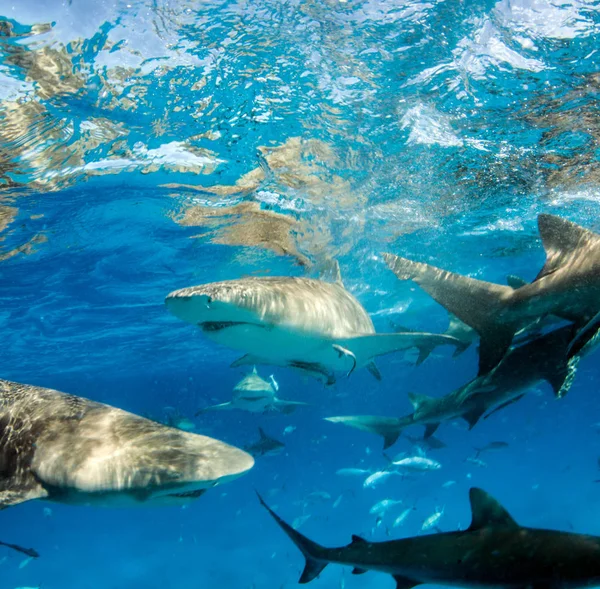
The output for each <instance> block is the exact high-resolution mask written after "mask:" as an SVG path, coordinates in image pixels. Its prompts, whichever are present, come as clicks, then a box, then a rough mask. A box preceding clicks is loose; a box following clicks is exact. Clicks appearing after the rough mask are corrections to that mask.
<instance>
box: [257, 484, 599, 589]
mask: <svg viewBox="0 0 600 589" xmlns="http://www.w3.org/2000/svg"><path fill="white" fill-rule="evenodd" d="M259 499H260V502H261V503H262V505H263V506H264V507H265V508H266V509H267V510H268V511H269V513H270V514H271V516H272V517H273V518H274V519H275V521H276V522H277V523H278V524H279V526H280V527H281V529H282V530H283V531H284V532H285V533H286V534H287V535H288V536H289V537H290V539H291V540H292V541H293V542H294V544H296V546H297V547H298V549H299V550H300V551H301V552H302V554H303V555H304V558H305V559H306V566H305V567H304V571H303V572H302V576H301V577H300V580H299V583H309V582H310V581H312V580H313V579H315V578H316V577H317V576H318V575H319V574H320V573H321V571H322V570H323V569H324V568H325V567H326V566H327V565H328V564H330V563H335V564H342V565H349V566H352V567H354V569H353V571H352V572H353V574H361V573H365V572H367V571H379V572H382V573H388V574H390V575H392V576H393V577H394V580H395V581H396V589H411V587H415V586H416V585H421V584H430V583H431V584H436V585H450V586H458V587H468V588H473V589H475V588H477V589H482V588H486V587H487V588H489V589H527V588H535V589H578V588H579V587H590V586H594V585H598V584H600V537H597V536H586V535H583V534H573V533H567V532H559V531H555V530H541V529H535V528H524V527H521V526H520V525H519V524H518V523H517V522H515V520H514V519H513V518H512V517H511V516H510V514H509V513H508V512H507V511H506V509H505V508H504V507H503V506H502V505H500V503H498V501H496V500H495V499H494V498H493V497H491V496H490V495H488V494H487V493H486V492H485V491H483V490H481V489H478V488H476V487H474V488H472V489H471V490H470V491H469V499H470V501H471V512H472V520H471V525H470V526H469V528H468V529H467V530H465V531H459V532H446V533H439V534H431V535H426V536H416V537H413V538H406V539H403V540H391V541H387V542H369V541H367V540H364V539H363V538H360V537H358V536H352V542H351V543H350V544H348V545H347V546H343V547H341V548H325V547H323V546H320V545H319V544H317V543H316V542H313V541H312V540H309V539H308V538H307V537H306V536H304V535H302V534H301V533H300V532H298V531H296V530H294V528H292V527H291V526H290V525H289V524H287V523H286V522H284V521H283V520H282V519H281V518H280V517H279V516H278V515H277V514H276V513H274V512H273V511H272V510H271V509H270V508H269V507H268V506H267V505H266V503H265V502H264V501H263V500H262V498H261V497H260V496H259Z"/></svg>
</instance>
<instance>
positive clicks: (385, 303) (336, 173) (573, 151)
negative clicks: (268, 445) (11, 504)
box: [0, 0, 600, 589]
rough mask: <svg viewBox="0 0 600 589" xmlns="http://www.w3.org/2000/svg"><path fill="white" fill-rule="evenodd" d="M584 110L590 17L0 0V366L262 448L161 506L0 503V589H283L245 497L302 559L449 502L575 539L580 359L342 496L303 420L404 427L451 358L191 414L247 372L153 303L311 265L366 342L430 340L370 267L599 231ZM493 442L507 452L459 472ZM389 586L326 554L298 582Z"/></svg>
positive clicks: (507, 256) (460, 518) (592, 430)
mask: <svg viewBox="0 0 600 589" xmlns="http://www.w3.org/2000/svg"><path fill="white" fill-rule="evenodd" d="M599 98H600V3H599V2H597V1H586V0H562V1H548V0H547V1H536V0H520V1H509V0H500V1H498V2H481V1H478V2H471V1H469V0H462V1H460V0H445V1H435V0H432V1H429V2H426V1H425V2H418V1H409V0H391V1H384V0H382V1H375V0H371V1H367V0H365V1H362V0H320V1H311V0H290V1H283V0H279V1H278V0H251V1H250V0H249V1H241V0H240V1H238V2H229V1H227V2H224V1H213V0H205V1H202V2H192V1H184V0H181V1H178V0H174V1H170V2H166V1H165V2H159V1H147V2H142V1H137V0H130V1H129V2H123V1H119V0H117V1H116V2H86V1H83V0H68V1H65V2H55V1H54V0H48V1H46V2H41V1H40V0H38V1H31V0H19V1H15V2H10V1H5V0H2V1H0V326H1V333H2V344H1V350H2V352H1V354H0V369H1V372H0V376H1V377H2V378H6V379H10V380H15V381H19V382H25V383H30V384H35V385H39V386H47V387H51V388H56V389H59V390H63V391H67V392H69V393H72V394H76V395H80V396H84V397H89V398H92V399H95V400H98V401H102V402H105V403H110V404H113V405H116V406H118V407H122V408H124V409H127V410H130V411H134V412H136V413H139V414H144V415H148V416H150V417H153V418H155V419H161V420H166V419H172V418H173V415H175V416H176V417H177V418H183V417H186V418H188V419H190V420H192V421H193V424H192V425H193V427H194V428H195V431H196V432H198V433H204V434H207V435H211V436H214V437H217V438H219V439H223V440H226V441H227V442H229V443H232V444H235V445H238V446H244V445H247V444H248V443H250V442H251V441H252V440H253V439H255V438H256V436H257V427H258V426H261V427H263V428H264V429H265V430H267V431H268V432H269V433H270V434H271V435H273V436H274V437H277V438H278V439H279V440H281V441H283V442H284V443H285V449H284V450H283V452H281V453H280V454H278V455H276V456H267V457H262V458H259V459H257V463H256V466H255V467H254V469H253V470H252V472H251V473H249V474H248V475H247V476H245V477H243V478H241V479H239V480H238V481H234V482H232V483H231V484H227V485H226V486H223V487H220V488H218V489H215V490H214V491H211V492H209V493H207V494H206V496H205V497H203V498H201V499H199V500H198V501H197V502H194V503H192V504H190V505H189V506H188V507H186V508H184V509H182V508H178V507H175V508H173V507H171V508H149V509H139V510H122V511H119V510H114V509H106V510H100V509H97V508H87V507H69V506H62V505H55V504H50V503H42V502H31V503H27V504H24V505H22V506H19V507H15V508H14V509H10V510H8V511H5V512H3V513H2V518H1V522H0V539H6V541H8V542H11V541H15V542H17V541H18V542H19V543H20V544H23V545H27V546H29V545H35V547H36V549H38V550H39V552H40V553H41V554H42V557H41V558H40V559H37V560H35V561H31V562H29V561H23V559H22V558H21V556H19V555H16V554H14V553H9V552H8V551H6V552H2V548H1V547H0V587H2V588H4V587H7V588H9V589H13V588H16V587H38V586H41V587H43V588H44V589H64V588H66V587H73V588H77V589H88V588H89V589H96V588H107V589H108V588H114V589H117V588H122V587H144V588H145V589H154V588H159V587H160V588H177V589H180V588H181V589H183V588H187V587H190V588H191V587H211V588H213V587H214V588H217V587H219V588H226V587H227V588H229V587H231V588H240V589H266V588H276V589H279V588H282V587H286V588H288V587H295V586H296V582H297V578H298V573H299V571H300V570H301V560H302V559H301V556H300V554H299V552H298V551H297V550H296V549H295V548H294V546H293V545H292V544H291V543H290V542H289V541H288V539H287V538H286V537H285V536H284V535H283V534H281V533H280V531H279V530H278V529H277V528H276V526H275V524H274V523H273V522H272V520H270V518H269V517H268V515H267V514H266V512H265V511H264V510H262V509H261V508H260V506H259V505H258V503H257V501H256V499H255V496H254V493H253V491H252V490H253V488H256V489H259V490H260V491H261V492H263V493H264V494H265V497H266V498H267V499H268V501H269V502H270V503H271V504H272V505H273V506H275V507H276V508H277V510H278V511H279V512H280V513H282V515H284V516H285V517H286V518H287V519H288V520H290V521H293V520H294V518H298V517H301V516H310V518H307V519H306V520H305V522H301V523H302V531H303V532H305V533H307V534H308V535H309V536H310V537H312V538H314V539H316V540H319V541H322V542H323V543H325V544H327V543H328V544H329V545H342V544H345V543H347V542H348V541H349V538H350V534H352V533H355V534H363V535H365V536H368V537H369V538H373V539H375V540H385V539H388V538H390V537H393V538H399V537H405V536H410V535H415V534H417V533H419V531H420V529H421V524H422V522H423V521H424V520H425V519H426V518H427V517H428V516H429V515H431V513H433V512H434V511H435V510H436V508H440V509H441V508H442V507H443V508H444V510H443V514H444V515H443V519H441V520H440V524H439V525H440V528H441V529H442V530H444V531H449V530H454V529H456V528H457V527H458V526H459V525H462V527H463V528H464V527H466V526H467V525H468V522H469V518H470V515H469V510H468V501H467V492H468V488H469V487H470V486H472V485H477V486H481V487H483V488H485V489H487V490H489V491H490V492H492V493H493V494H494V495H496V496H497V497H498V498H500V499H501V500H502V501H503V503H504V504H505V505H506V506H507V507H508V508H509V510H510V511H511V513H513V515H514V516H515V518H516V519H517V520H518V521H520V522H522V523H524V524H528V525H532V526H533V525H536V526H540V527H551V528H557V529H563V530H570V529H573V530H575V531H578V532H587V533H593V534H598V535H600V503H599V502H598V489H597V485H594V483H593V481H594V480H595V479H596V478H598V473H597V456H596V453H597V448H598V436H597V427H596V425H597V422H599V421H600V413H599V411H598V407H600V405H599V404H598V399H597V392H598V391H597V383H598V371H597V362H598V356H596V357H595V359H594V357H593V356H590V357H589V358H586V359H585V360H584V361H583V362H582V363H581V366H580V370H579V374H578V376H577V380H576V382H575V384H574V386H573V388H572V390H571V392H570V393H569V395H568V396H567V397H566V398H565V399H561V400H560V401H554V400H553V397H552V394H551V391H550V389H549V388H548V386H547V384H541V385H540V386H539V388H537V389H535V390H534V391H533V393H532V394H530V395H528V396H527V397H526V398H525V399H524V400H523V401H521V402H520V403H519V404H517V405H513V406H512V407H510V408H507V409H506V410H505V411H504V412H502V413H498V414H496V415H494V416H493V417H490V419H489V420H487V421H484V422H483V423H481V424H479V425H478V426H477V428H475V429H473V431H471V432H467V431H466V430H465V429H464V427H463V426H462V424H457V423H454V424H446V425H443V426H442V428H441V429H440V432H439V436H440V437H441V438H443V439H444V441H445V442H446V443H447V445H448V447H447V448H445V449H443V450H439V451H437V453H435V454H432V456H435V458H436V459H438V460H439V461H440V462H441V463H442V469H440V470H439V471H436V472H433V473H428V474H427V475H425V476H421V477H418V478H415V479H406V480H404V479H402V480H401V479H400V477H398V478H396V477H392V478H391V479H390V480H388V481H386V482H383V483H381V484H380V485H378V486H377V487H376V488H374V489H371V488H367V489H365V488H364V487H363V484H362V482H363V480H362V479H360V478H358V479H355V478H353V477H350V478H348V477H344V476H339V475H336V474H335V473H336V471H337V470H338V469H340V468H349V467H353V468H364V469H372V470H377V469H379V468H384V467H385V465H386V459H385V458H384V457H383V456H382V454H381V442H380V440H379V439H377V438H375V437H373V436H370V435H369V434H366V433H362V432H358V431H356V430H350V429H347V428H342V427H341V426H340V427H336V426H334V425H332V424H330V423H327V422H325V421H323V420H322V418H323V417H326V416H329V415H344V414H360V413H371V414H379V415H390V416H397V415H403V414H405V413H408V412H409V411H410V409H411V406H410V403H409V402H408V398H407V394H406V393H407V392H420V393H423V394H430V395H432V396H440V395H443V394H445V393H448V392H450V391H451V390H453V389H455V388H456V387H458V386H460V385H462V384H464V383H465V382H467V381H468V380H470V379H471V378H473V377H474V376H475V374H476V363H477V356H476V349H475V348H473V347H472V348H471V349H469V350H468V351H467V352H466V353H465V354H463V355H461V356H460V357H458V358H456V359H452V357H451V354H452V351H451V350H450V351H449V350H448V349H445V348H440V349H439V350H436V352H435V353H434V354H433V356H432V357H431V358H430V359H429V360H427V362H425V363H424V364H422V365H420V366H417V367H415V365H414V360H415V354H414V353H412V352H409V353H407V354H400V355H390V356H386V357H384V358H382V359H381V360H380V361H379V362H378V364H379V368H380V371H381V373H382V375H383V380H382V381H381V382H377V381H376V380H375V379H373V378H372V376H371V375H370V374H368V372H367V371H366V370H360V371H357V372H356V373H355V374H353V375H352V376H351V378H349V379H343V378H342V379H340V380H338V382H337V383H336V384H335V385H334V386H333V387H323V386H322V385H321V384H320V383H318V382H317V381H314V380H312V379H308V378H304V377H303V376H302V375H299V374H298V373H297V372H294V371H292V370H289V369H287V368H277V367H274V368H273V367H263V368H262V370H261V372H262V375H263V376H264V377H265V378H267V377H268V375H269V374H270V373H271V372H273V374H274V377H275V378H276V379H277V382H278V383H279V386H280V389H279V392H280V395H281V396H282V397H285V398H289V399H296V400H301V401H304V402H307V403H309V404H310V407H309V408H307V409H306V410H303V411H298V412H296V413H295V414H293V415H285V414H282V413H276V414H269V415H264V416H262V415H252V414H247V413H242V412H227V413H214V414H205V415H201V416H199V417H198V418H195V419H194V418H193V415H194V413H195V412H196V410H197V409H198V408H199V407H201V406H206V405H209V404H214V403H222V402H225V401H227V400H228V399H230V397H231V390H232V388H233V387H234V385H235V384H236V383H237V382H238V381H239V380H240V378H242V377H243V376H244V374H246V369H245V367H244V368H230V364H231V362H232V361H234V360H235V359H236V357H237V355H236V353H235V352H233V351H231V350H229V349H228V348H225V347H220V346H217V345H215V344H212V343H210V341H209V340H208V339H206V338H203V337H202V336H201V334H200V332H199V331H198V330H195V329H194V328H193V327H192V326H189V325H187V324H185V323H183V322H181V321H179V320H177V319H176V318H175V317H173V316H172V315H170V314H169V313H168V312H167V310H166V309H165V305H164V299H165V296H166V295H167V294H168V293H169V292H171V291H173V290H175V289H178V288H182V287H185V286H190V285H192V284H199V283H203V282H211V281H217V280H225V279H231V278H239V277H241V276H245V275H275V276H277V275H296V276H308V277H313V278H317V277H320V276H323V268H325V267H327V266H328V265H329V264H330V260H332V259H337V260H338V261H339V264H340V267H341V274H342V278H343V280H344V283H345V285H346V288H347V289H348V290H349V291H351V292H352V293H353V294H354V295H355V296H356V297H357V298H358V299H359V300H360V302H361V303H362V304H363V305H364V307H365V308H366V310H367V311H368V312H369V314H370V315H371V317H372V318H373V321H374V324H375V328H376V330H377V331H379V332H386V331H391V330H393V329H394V327H396V328H397V326H399V325H402V326H408V327H409V328H413V329H419V330H425V331H434V332H442V331H444V330H445V329H446V326H447V321H448V319H447V315H446V314H445V312H444V311H443V309H442V308H441V307H440V306H439V305H437V304H436V303H435V302H434V301H433V300H432V299H431V298H429V297H428V296H427V295H425V294H424V293H422V292H421V291H419V290H418V289H416V288H415V287H414V286H412V285H410V284H406V283H401V282H399V281H398V280H397V279H396V277H395V276H394V275H393V274H392V273H391V272H390V271H389V270H388V269H387V267H386V266H385V264H384V263H383V261H382V258H381V253H382V252H393V253H396V254H399V255H402V256H406V257H408V258H413V259H418V260H419V261H424V262H430V263H432V264H435V265H437V266H440V267H442V268H449V269H452V270H454V271H457V272H462V273H465V274H468V275H470V276H473V277H477V278H483V279H485V280H490V281H494V282H498V283H504V281H505V278H506V275H507V274H519V275H522V276H523V277H524V278H526V279H528V280H531V279H533V278H534V277H535V275H536V274H537V272H538V271H539V268H540V267H541V265H542V264H543V260H544V252H543V248H542V245H541V243H540V239H539V234H538V230H537V225H536V219H537V215H538V214H539V213H542V212H546V213H552V214H555V215H559V216H561V217H564V218H567V219H570V220H571V221H574V222H576V223H579V224H581V225H583V226H584V227H586V228H589V229H591V230H593V231H596V232H600V223H599V221H598V215H599V214H600V198H599V197H598V195H599V194H600V192H599V190H598V184H600V159H599V151H598V150H599V145H600V111H599V107H598V104H599ZM192 425H190V424H186V427H187V426H189V427H191V426H192ZM494 440H502V441H505V442H507V443H508V444H509V446H508V448H506V449H505V450H503V451H502V452H495V453H492V452H490V453H489V454H486V456H485V466H482V465H477V464H475V463H473V462H465V459H466V458H468V457H470V456H472V455H473V447H478V446H484V445H485V444H487V443H488V442H490V441H494ZM394 450H395V451H396V453H397V452H399V451H401V450H406V451H409V450H410V445H409V444H408V443H407V442H406V440H402V441H401V442H399V443H398V446H397V448H394ZM450 480H452V481H456V484H453V485H451V486H443V484H444V483H446V482H448V481H450ZM384 498H391V499H395V500H398V499H402V500H403V502H404V504H405V505H406V506H408V507H411V506H414V507H415V510H414V513H411V515H410V519H407V522H406V524H405V525H403V526H397V527H396V528H394V527H393V526H392V523H393V522H394V518H395V517H396V516H397V515H398V514H399V513H400V512H401V511H402V509H404V508H402V509H399V508H398V509H397V513H395V512H394V513H391V512H390V514H387V515H386V516H385V518H384V519H383V520H382V521H380V522H378V520H377V519H376V517H375V516H373V515H371V514H369V509H370V507H371V506H372V505H373V504H374V503H376V502H377V501H379V500H381V499H384ZM392 585H393V583H392V581H391V580H390V578H389V577H386V576H383V575H378V574H375V573H370V574H369V575H364V576H351V575H350V571H349V570H346V569H344V568H342V567H338V566H331V567H328V568H327V570H326V571H325V572H324V573H323V575H321V577H320V579H319V580H317V581H314V583H313V585H312V586H314V587H315V588H316V589H318V587H336V588H338V587H339V588H341V589H343V588H344V587H345V588H352V587H356V588H358V587H365V588H367V587H368V588H374V589H375V588H377V589H379V588H386V587H392Z"/></svg>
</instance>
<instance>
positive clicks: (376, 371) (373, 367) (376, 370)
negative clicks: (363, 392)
mask: <svg viewBox="0 0 600 589" xmlns="http://www.w3.org/2000/svg"><path fill="white" fill-rule="evenodd" d="M367 370H368V371H369V372H370V373H371V374H372V375H373V376H374V377H375V378H376V379H377V380H381V378H382V377H381V372H379V368H377V364H375V362H369V363H368V364H367Z"/></svg>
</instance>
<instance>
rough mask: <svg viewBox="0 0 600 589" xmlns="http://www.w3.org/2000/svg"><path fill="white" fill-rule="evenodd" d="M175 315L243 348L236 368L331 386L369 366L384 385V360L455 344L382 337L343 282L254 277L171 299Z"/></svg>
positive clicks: (444, 339) (433, 338)
mask: <svg viewBox="0 0 600 589" xmlns="http://www.w3.org/2000/svg"><path fill="white" fill-rule="evenodd" d="M165 303H166V306H167V308H168V309H169V311H170V312H171V313H173V314H174V315H175V316H176V317H178V318H179V319H182V320H184V321H186V322H188V323H191V324H193V325H197V326H199V327H200V329H201V330H202V332H203V334H204V335H205V336H206V337H208V338H209V339H211V340H213V341H214V342H216V343H218V344H221V345H224V346H227V347H229V348H232V349H236V350H241V351H243V352H244V356H243V357H241V358H240V359H238V360H236V361H235V362H234V363H233V364H232V366H241V365H247V364H249V365H253V364H272V365H277V366H288V367H292V368H296V369H299V370H302V371H303V372H305V373H307V374H309V375H310V376H313V377H316V378H318V379H320V380H322V381H323V382H325V383H326V384H328V385H330V384H333V383H334V382H335V380H336V378H335V374H336V373H337V372H345V373H346V374H347V375H348V376H349V375H350V374H351V373H352V372H353V371H354V369H356V368H360V367H363V366H366V367H367V368H368V370H369V371H370V372H371V374H373V376H375V378H377V379H378V380H381V373H380V372H379V370H378V368H377V366H376V365H375V362H374V360H375V358H377V357H378V356H381V355H384V354H389V353H392V352H397V351H400V350H407V349H410V348H413V347H416V348H419V347H421V346H427V347H428V348H430V347H431V346H433V345H441V344H443V343H447V344H449V345H457V343H458V342H457V340H456V339H455V338H453V337H451V336H448V335H440V334H432V333H419V332H410V333H380V334H377V333H375V328H374V326H373V321H372V320H371V318H370V317H369V315H368V314H367V312H366V310H365V309H364V307H363V306H362V305H361V304H360V303H359V301H358V300H357V299H356V298H355V297H354V296H353V295H352V294H351V293H349V292H348V291H347V290H346V289H345V287H344V285H343V283H342V282H341V280H339V279H338V280H336V281H335V282H326V281H324V280H317V279H312V278H302V277H289V276H284V277H275V276H261V277H247V278H241V279H237V280H226V281H222V282H213V283H209V284H203V285H199V286H193V287H188V288H183V289H180V290H176V291H174V292H172V293H170V294H169V295H168V296H167V298H166V301H165Z"/></svg>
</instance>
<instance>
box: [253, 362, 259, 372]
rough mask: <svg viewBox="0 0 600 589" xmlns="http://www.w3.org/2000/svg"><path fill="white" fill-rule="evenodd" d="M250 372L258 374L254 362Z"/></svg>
mask: <svg viewBox="0 0 600 589" xmlns="http://www.w3.org/2000/svg"><path fill="white" fill-rule="evenodd" d="M252 374H258V372H257V370H256V364H255V365H254V366H253V367H252Z"/></svg>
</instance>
